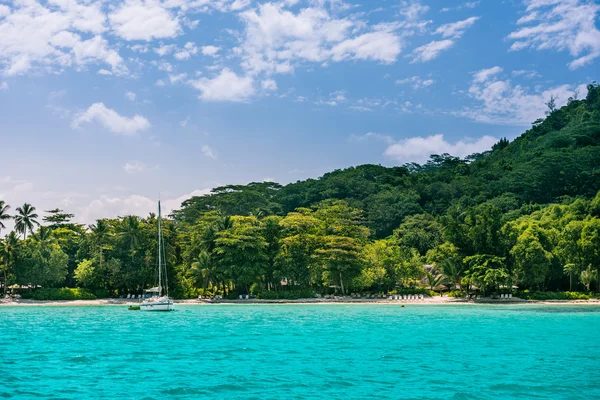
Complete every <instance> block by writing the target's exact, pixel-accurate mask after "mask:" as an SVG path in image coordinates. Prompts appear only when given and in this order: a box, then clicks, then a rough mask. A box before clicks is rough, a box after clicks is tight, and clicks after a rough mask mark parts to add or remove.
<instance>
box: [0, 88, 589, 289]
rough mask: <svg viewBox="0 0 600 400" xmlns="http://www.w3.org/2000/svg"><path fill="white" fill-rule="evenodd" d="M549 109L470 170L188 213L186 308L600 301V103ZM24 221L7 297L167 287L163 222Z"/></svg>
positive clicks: (458, 167)
mask: <svg viewBox="0 0 600 400" xmlns="http://www.w3.org/2000/svg"><path fill="white" fill-rule="evenodd" d="M547 105H548V112H547V115H546V118H544V119H540V120H537V121H535V122H533V126H532V128H531V129H529V130H527V131H526V132H525V133H524V134H522V135H521V136H520V137H518V138H517V139H515V140H514V141H512V142H509V141H508V140H506V139H502V140H500V141H499V142H498V143H496V144H495V145H494V146H493V148H492V149H490V150H489V151H487V152H484V153H480V154H473V155H471V156H468V157H466V158H465V159H460V158H457V157H453V156H450V155H448V154H441V155H432V156H431V158H430V160H429V161H428V162H427V163H425V164H423V165H419V164H406V165H402V166H397V167H392V168H386V167H383V166H378V165H362V166H358V167H352V168H348V169H345V170H338V171H333V172H330V173H327V174H325V175H323V176H322V177H320V178H318V179H308V180H305V181H299V182H296V183H291V184H288V185H285V186H282V185H279V184H276V183H272V182H261V183H250V184H248V185H231V186H224V187H218V188H215V189H214V190H213V191H212V193H211V194H209V195H206V196H201V197H193V198H191V199H189V200H186V201H185V202H184V203H183V204H182V205H181V208H180V209H178V210H176V211H174V212H173V215H171V216H170V217H169V218H168V219H167V220H166V221H164V227H165V228H164V235H165V242H166V247H167V248H166V253H167V258H168V268H169V278H170V286H171V292H172V294H174V295H175V296H176V297H179V298H187V297H195V296H197V295H199V294H206V293H210V294H214V293H221V294H224V295H230V296H234V295H237V294H238V293H249V292H250V293H253V294H258V295H259V296H261V297H264V298H269V297H291V296H295V295H300V294H301V295H312V294H313V293H332V292H334V291H335V292H337V293H348V292H353V291H361V292H365V291H369V292H382V293H383V292H388V293H389V292H392V291H402V290H415V289H418V288H423V289H438V290H440V289H447V290H448V291H459V292H460V293H462V294H467V293H472V292H474V291H479V292H482V293H483V294H487V293H492V292H499V291H507V290H512V289H511V288H517V290H520V291H522V290H532V291H558V290H561V291H565V290H569V291H592V290H596V291H598V285H599V283H598V276H599V270H600V192H599V191H600V88H599V87H598V85H596V84H591V85H589V86H588V93H587V96H586V98H585V99H577V98H576V97H574V98H571V99H569V102H568V104H567V105H566V106H564V107H562V108H556V107H555V105H554V100H552V99H550V101H549V102H548V104H547ZM8 218H14V222H15V231H14V232H10V233H8V235H6V236H5V237H4V239H2V240H1V241H0V262H1V264H0V265H1V266H0V268H1V271H2V277H1V278H0V279H1V280H2V281H3V282H5V283H6V284H5V285H4V286H5V287H6V286H9V285H12V284H14V283H17V284H20V285H32V286H34V287H36V286H38V285H39V286H43V287H80V288H85V289H87V290H88V291H90V292H92V293H95V294H96V295H97V296H109V295H110V296H113V295H117V294H125V293H140V292H141V291H142V289H143V288H146V287H148V286H150V285H154V284H155V283H156V277H155V271H156V267H155V265H156V254H157V237H156V236H157V219H156V216H155V215H153V214H151V215H149V216H147V217H145V218H140V217H137V216H132V215H127V216H120V217H116V218H113V219H101V220H98V221H97V222H96V223H95V224H93V225H90V226H83V225H80V224H76V223H73V222H71V221H72V219H73V215H72V214H69V213H67V212H64V211H63V210H59V209H54V210H49V211H46V212H45V215H44V216H43V217H40V216H39V215H38V212H37V211H36V210H35V208H34V207H33V206H31V205H30V204H24V205H22V206H20V207H17V208H15V209H14V212H13V209H12V208H10V207H9V205H7V204H5V203H4V202H3V201H0V228H4V225H3V224H2V222H3V221H4V220H6V219H8ZM442 285H443V286H442Z"/></svg>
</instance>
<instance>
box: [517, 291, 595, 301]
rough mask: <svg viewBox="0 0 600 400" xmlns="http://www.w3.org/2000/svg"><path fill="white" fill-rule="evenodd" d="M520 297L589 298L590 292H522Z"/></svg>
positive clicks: (535, 298) (539, 298)
mask: <svg viewBox="0 0 600 400" xmlns="http://www.w3.org/2000/svg"><path fill="white" fill-rule="evenodd" d="M519 297H521V298H525V299H527V300H589V299H591V298H592V296H590V295H589V294H585V293H579V292H531V293H523V294H520V295H519Z"/></svg>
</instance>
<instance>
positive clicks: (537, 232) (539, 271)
mask: <svg viewBox="0 0 600 400" xmlns="http://www.w3.org/2000/svg"><path fill="white" fill-rule="evenodd" d="M540 236H542V237H543V234H542V233H541V229H540V228H537V227H535V226H532V227H529V228H527V229H526V230H525V231H524V232H523V233H522V234H521V235H520V236H519V237H518V238H517V242H516V244H515V245H514V247H513V248H512V249H511V250H510V253H511V255H512V257H513V259H514V260H515V267H516V273H517V278H518V279H519V281H520V282H522V283H523V284H524V285H526V286H529V287H535V288H537V289H540V290H541V289H543V287H544V281H545V279H546V277H547V274H548V271H549V270H550V265H551V264H552V258H553V256H552V253H551V252H549V251H548V250H546V249H545V248H544V246H542V243H541V241H540Z"/></svg>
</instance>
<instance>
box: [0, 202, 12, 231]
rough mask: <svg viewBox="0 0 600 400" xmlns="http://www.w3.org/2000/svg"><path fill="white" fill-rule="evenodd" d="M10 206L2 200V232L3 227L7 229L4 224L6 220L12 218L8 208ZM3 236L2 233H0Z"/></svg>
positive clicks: (0, 228)
mask: <svg viewBox="0 0 600 400" xmlns="http://www.w3.org/2000/svg"><path fill="white" fill-rule="evenodd" d="M9 209H10V206H9V205H8V204H6V203H5V202H4V200H0V233H1V232H2V229H6V225H4V221H6V220H9V219H12V216H10V215H8V210H9ZM0 237H1V235H0Z"/></svg>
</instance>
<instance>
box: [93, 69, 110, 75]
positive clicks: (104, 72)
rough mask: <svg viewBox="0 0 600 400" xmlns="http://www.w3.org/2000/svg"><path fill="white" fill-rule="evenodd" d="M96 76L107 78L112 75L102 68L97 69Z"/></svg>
mask: <svg viewBox="0 0 600 400" xmlns="http://www.w3.org/2000/svg"><path fill="white" fill-rule="evenodd" d="M97 74H98V75H105V76H109V75H112V74H113V73H112V72H110V71H109V70H107V69H104V68H102V69H99V70H98V72H97Z"/></svg>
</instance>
